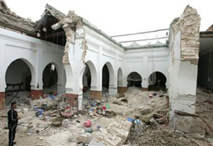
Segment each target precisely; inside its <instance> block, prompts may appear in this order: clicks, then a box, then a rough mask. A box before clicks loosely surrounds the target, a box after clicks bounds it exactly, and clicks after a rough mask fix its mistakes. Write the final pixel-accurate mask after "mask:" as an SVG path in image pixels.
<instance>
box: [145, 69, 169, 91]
mask: <svg viewBox="0 0 213 146" xmlns="http://www.w3.org/2000/svg"><path fill="white" fill-rule="evenodd" d="M166 81H167V79H166V76H165V75H164V74H163V73H161V72H159V71H156V72H153V73H152V74H151V75H150V76H149V87H148V88H149V90H152V91H159V90H163V91H166Z"/></svg>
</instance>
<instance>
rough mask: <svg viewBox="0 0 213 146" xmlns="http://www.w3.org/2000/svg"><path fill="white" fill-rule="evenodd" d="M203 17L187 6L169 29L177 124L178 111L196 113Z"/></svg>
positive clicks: (171, 91)
mask: <svg viewBox="0 0 213 146" xmlns="http://www.w3.org/2000/svg"><path fill="white" fill-rule="evenodd" d="M200 20H201V19H200V16H199V15H198V14H197V11H196V9H193V8H192V7H190V6H187V7H186V9H185V10H184V13H183V14H182V15H181V17H180V18H177V19H175V20H174V21H173V22H172V24H171V27H170V46H169V49H170V62H169V63H170V66H169V69H168V70H169V79H170V87H169V96H170V108H171V109H170V110H171V111H170V120H171V124H172V126H174V125H175V124H174V123H175V120H176V118H175V117H176V115H175V114H174V111H175V110H179V111H183V112H188V113H191V114H194V113H195V101H196V89H197V70H198V54H199V27H200ZM176 124H177V123H176Z"/></svg>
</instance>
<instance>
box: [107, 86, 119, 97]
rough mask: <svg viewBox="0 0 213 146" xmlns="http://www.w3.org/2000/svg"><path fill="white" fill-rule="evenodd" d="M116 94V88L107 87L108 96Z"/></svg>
mask: <svg viewBox="0 0 213 146" xmlns="http://www.w3.org/2000/svg"><path fill="white" fill-rule="evenodd" d="M117 93H118V90H117V87H109V95H111V96H114V95H116V94H117Z"/></svg>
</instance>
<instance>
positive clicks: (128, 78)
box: [127, 71, 142, 81]
mask: <svg viewBox="0 0 213 146" xmlns="http://www.w3.org/2000/svg"><path fill="white" fill-rule="evenodd" d="M132 73H136V74H137V75H139V76H140V79H131V78H130V75H131V74H132ZM127 80H135V81H137V80H138V81H139V80H140V81H142V76H141V75H140V74H139V73H138V72H136V71H133V72H130V73H129V74H128V76H127Z"/></svg>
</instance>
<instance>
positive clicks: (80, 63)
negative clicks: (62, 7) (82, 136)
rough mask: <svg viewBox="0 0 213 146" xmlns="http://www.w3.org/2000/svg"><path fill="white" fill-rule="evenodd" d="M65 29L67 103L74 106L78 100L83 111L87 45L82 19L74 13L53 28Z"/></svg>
mask: <svg viewBox="0 0 213 146" xmlns="http://www.w3.org/2000/svg"><path fill="white" fill-rule="evenodd" d="M59 28H63V29H64V31H65V35H66V45H65V50H64V56H63V64H64V66H65V71H66V78H67V81H66V95H67V101H68V102H69V103H70V104H72V105H73V104H74V103H75V101H76V99H77V103H78V109H79V110H81V109H82V100H83V91H82V89H83V84H82V78H83V73H84V70H85V55H86V51H87V44H86V40H85V31H84V27H83V22H82V18H81V17H79V16H77V15H76V14H75V13H74V12H73V11H70V12H69V13H68V15H67V16H66V17H65V18H63V19H62V20H61V21H59V22H58V23H56V24H54V25H53V26H52V29H54V30H57V29H59Z"/></svg>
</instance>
